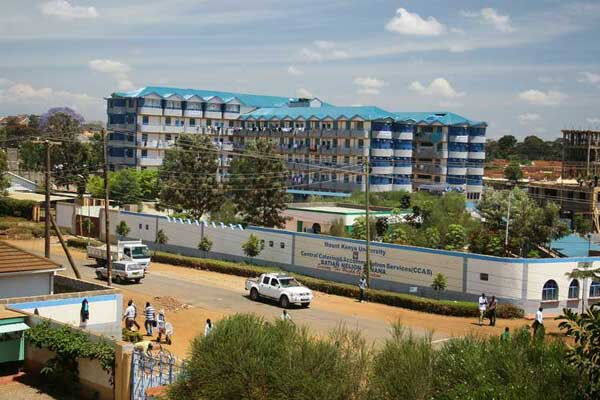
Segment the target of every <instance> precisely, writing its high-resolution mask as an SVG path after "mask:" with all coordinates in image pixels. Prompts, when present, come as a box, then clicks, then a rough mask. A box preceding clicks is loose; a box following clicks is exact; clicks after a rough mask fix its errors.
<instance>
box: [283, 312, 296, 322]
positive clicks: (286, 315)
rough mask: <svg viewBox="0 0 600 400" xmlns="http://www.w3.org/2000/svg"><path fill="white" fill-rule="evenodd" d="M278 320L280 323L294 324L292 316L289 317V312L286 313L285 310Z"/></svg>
mask: <svg viewBox="0 0 600 400" xmlns="http://www.w3.org/2000/svg"><path fill="white" fill-rule="evenodd" d="M280 318H281V320H282V321H288V322H291V323H292V324H293V323H294V321H293V320H292V316H291V315H290V313H289V312H287V310H283V313H282V314H281V317H280Z"/></svg>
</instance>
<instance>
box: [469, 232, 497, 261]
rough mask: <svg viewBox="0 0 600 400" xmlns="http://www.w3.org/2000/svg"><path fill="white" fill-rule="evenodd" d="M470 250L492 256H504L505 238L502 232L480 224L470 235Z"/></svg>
mask: <svg viewBox="0 0 600 400" xmlns="http://www.w3.org/2000/svg"><path fill="white" fill-rule="evenodd" d="M469 251H470V252H471V253H478V254H487V255H490V256H499V257H500V256H503V255H504V254H505V249H504V238H503V237H502V236H501V232H498V231H496V232H493V231H489V230H487V229H485V228H484V227H483V226H480V227H478V228H477V229H475V230H473V231H472V232H471V234H470V235H469Z"/></svg>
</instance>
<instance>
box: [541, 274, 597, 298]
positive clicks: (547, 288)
mask: <svg viewBox="0 0 600 400" xmlns="http://www.w3.org/2000/svg"><path fill="white" fill-rule="evenodd" d="M579 291H580V285H579V281H578V280H577V279H573V280H572V281H571V283H570V284H569V292H568V296H567V298H568V299H570V300H574V299H578V298H579ZM588 297H600V281H593V282H592V284H591V285H590V291H589V295H588ZM555 300H558V284H557V283H556V281H555V280H553V279H550V280H549V281H547V282H546V283H544V287H543V288H542V301H555Z"/></svg>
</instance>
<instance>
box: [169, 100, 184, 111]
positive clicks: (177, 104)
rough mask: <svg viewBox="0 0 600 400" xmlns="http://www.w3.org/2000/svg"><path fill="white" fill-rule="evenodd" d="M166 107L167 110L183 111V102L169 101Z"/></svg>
mask: <svg viewBox="0 0 600 400" xmlns="http://www.w3.org/2000/svg"><path fill="white" fill-rule="evenodd" d="M165 107H166V108H170V109H181V102H180V101H173V100H167V101H166V103H165Z"/></svg>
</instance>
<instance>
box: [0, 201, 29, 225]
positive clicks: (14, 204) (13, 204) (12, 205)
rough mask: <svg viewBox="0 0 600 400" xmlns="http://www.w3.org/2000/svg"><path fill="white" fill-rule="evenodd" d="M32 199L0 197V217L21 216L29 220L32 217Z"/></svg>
mask: <svg viewBox="0 0 600 400" xmlns="http://www.w3.org/2000/svg"><path fill="white" fill-rule="evenodd" d="M35 205H36V202H35V201H32V200H16V199H11V198H9V197H0V217H22V218H27V219H29V220H31V219H32V217H33V207H34V206H35Z"/></svg>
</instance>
